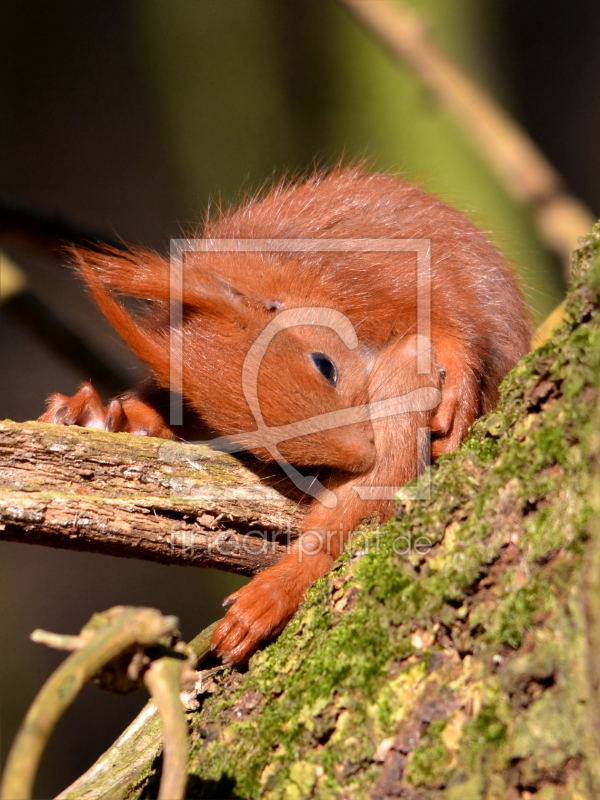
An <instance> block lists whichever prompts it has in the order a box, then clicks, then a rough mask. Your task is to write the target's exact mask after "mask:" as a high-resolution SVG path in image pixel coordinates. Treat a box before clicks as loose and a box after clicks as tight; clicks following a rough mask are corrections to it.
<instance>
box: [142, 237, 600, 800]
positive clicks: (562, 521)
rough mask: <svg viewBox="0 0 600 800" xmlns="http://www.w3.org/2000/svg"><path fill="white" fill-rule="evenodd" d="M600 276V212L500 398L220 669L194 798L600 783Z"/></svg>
mask: <svg viewBox="0 0 600 800" xmlns="http://www.w3.org/2000/svg"><path fill="white" fill-rule="evenodd" d="M599 292H600V227H599V226H596V228H595V233H594V234H593V235H592V236H591V237H590V238H589V239H588V240H587V241H586V242H585V243H584V244H583V245H582V246H581V247H580V248H579V250H578V252H577V254H576V260H575V264H574V278H573V288H572V290H571V299H570V304H569V306H568V311H567V319H566V321H565V323H564V324H563V326H562V328H561V329H560V331H559V332H558V333H557V335H556V336H555V337H554V339H553V340H552V341H551V342H549V343H548V344H546V345H545V346H543V347H542V348H541V349H539V350H537V351H535V352H534V353H532V354H531V355H530V356H528V357H527V358H526V359H525V360H524V362H523V363H521V364H520V365H519V367H518V368H517V369H516V370H515V371H514V372H513V373H512V374H511V375H510V377H509V378H508V380H507V381H506V383H505V385H504V390H503V394H502V400H501V403H500V405H499V407H498V409H497V410H496V411H495V412H494V413H493V414H492V415H491V416H489V417H487V418H485V419H482V420H480V421H479V422H478V423H477V424H476V425H475V426H474V428H473V431H472V433H471V435H470V436H469V438H468V440H467V441H466V442H465V443H464V445H463V446H462V447H461V449H460V450H459V451H458V452H457V453H455V454H452V455H450V456H448V457H444V458H443V459H441V460H440V461H439V463H438V464H437V465H436V466H435V468H434V469H433V471H432V474H431V483H430V489H429V490H428V491H427V490H426V482H425V481H421V486H422V487H424V488H423V491H422V492H421V494H422V495H423V496H421V497H419V496H418V492H417V497H416V499H414V500H411V501H410V502H405V503H404V504H403V507H402V509H401V513H400V514H399V518H398V519H397V520H396V521H392V522H390V523H388V524H387V525H385V526H384V527H383V528H381V529H380V530H379V531H370V532H367V531H366V532H364V533H363V534H362V536H361V537H360V539H359V543H358V544H357V542H356V540H355V542H354V546H353V547H351V548H350V550H349V551H348V552H347V553H346V554H345V556H344V557H343V558H342V559H341V560H340V562H339V563H338V564H337V565H336V566H335V568H334V569H333V570H332V571H331V572H330V574H328V575H327V576H326V577H325V578H323V579H322V580H320V581H319V582H318V583H317V584H316V585H315V586H314V587H313V588H312V589H311V591H310V593H309V597H308V600H307V602H306V603H305V605H304V606H303V608H302V609H301V611H300V612H299V613H298V614H297V615H296V617H295V618H294V620H293V621H292V622H291V623H290V625H289V626H288V627H287V629H286V630H285V631H284V633H283V634H282V635H281V636H280V638H279V640H278V641H277V642H275V643H274V644H272V645H271V646H270V647H268V648H266V649H265V650H264V651H263V652H261V653H259V654H257V655H256V656H255V657H254V658H253V659H252V660H251V662H250V666H249V669H248V671H247V672H243V673H239V672H236V671H226V672H225V673H223V674H222V675H221V677H220V678H218V679H217V680H215V681H212V682H211V683H210V684H209V685H208V686H207V692H206V693H205V694H204V695H202V696H201V698H200V699H201V701H202V705H201V708H200V710H199V711H197V712H195V713H193V714H191V715H190V724H191V730H192V746H191V752H190V773H191V775H190V784H189V788H188V797H210V798H216V797H223V798H225V797H230V798H255V797H262V798H268V799H269V800H275V799H276V798H282V799H284V800H303V799H304V798H311V797H315V798H331V799H332V800H333V798H336V799H337V798H340V799H341V798H368V797H371V798H374V799H376V800H382V799H383V798H442V797H444V798H453V799H455V800H469V799H470V798H498V800H500V798H527V797H532V796H533V795H535V797H536V798H538V797H539V798H543V800H550V799H551V798H552V799H554V798H556V800H558V798H575V797H577V798H590V800H591V798H595V797H598V796H600V708H599V699H600V690H599V677H600V517H599V514H598V511H599V510H600V477H599V475H600V427H599V421H600V417H599V408H600V406H599V388H600V331H599V327H598V317H599V311H598V297H599ZM419 537H427V538H428V540H430V541H431V543H432V547H431V551H430V552H429V553H428V554H419V552H418V550H419V548H417V547H413V548H412V549H411V552H410V554H409V555H408V556H407V555H404V552H405V551H406V549H408V548H406V542H407V541H411V542H413V543H415V542H416V541H417V539H418V538H419ZM421 549H424V548H421ZM365 551H366V552H365ZM154 786H155V775H154V773H153V772H151V773H150V775H149V776H148V777H147V778H145V780H144V785H143V786H142V787H138V789H137V795H138V796H141V797H150V796H153V791H154V789H153V787H154Z"/></svg>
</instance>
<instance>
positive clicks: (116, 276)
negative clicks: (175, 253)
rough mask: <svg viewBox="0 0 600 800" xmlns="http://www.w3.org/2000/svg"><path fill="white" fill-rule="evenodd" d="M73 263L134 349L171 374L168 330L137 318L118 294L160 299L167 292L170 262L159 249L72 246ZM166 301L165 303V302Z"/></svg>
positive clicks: (154, 367)
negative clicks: (161, 254)
mask: <svg viewBox="0 0 600 800" xmlns="http://www.w3.org/2000/svg"><path fill="white" fill-rule="evenodd" d="M71 255H72V259H73V262H74V266H75V268H76V269H77V271H78V272H79V274H80V275H81V277H82V278H83V279H84V280H85V282H86V283H87V285H88V288H89V290H90V292H91V294H92V297H93V298H94V300H95V302H96V304H97V306H98V308H99V309H100V311H102V313H103V314H104V316H105V317H106V318H107V319H108V321H109V322H110V323H111V324H112V325H113V327H114V328H115V330H116V331H117V333H119V334H120V335H121V336H122V337H123V339H125V341H126V342H127V344H128V345H129V346H130V347H131V349H132V350H133V352H134V353H135V354H136V355H137V356H138V357H139V358H141V359H142V361H144V362H145V363H146V364H148V365H149V366H150V367H151V369H152V370H153V371H154V373H155V375H156V376H157V377H159V378H161V379H163V380H168V376H169V331H168V329H165V328H164V327H162V328H161V327H160V326H157V325H153V324H151V320H150V317H151V316H152V315H151V314H150V315H147V316H148V318H146V319H145V318H144V316H143V315H142V316H141V317H139V318H136V317H135V316H134V315H133V314H132V313H131V312H130V311H129V310H128V309H127V308H126V307H125V306H124V305H123V303H122V302H121V301H120V300H119V299H118V295H125V296H129V297H140V298H143V299H149V300H155V301H159V303H160V301H161V300H163V298H164V297H166V296H168V291H167V290H168V265H167V264H166V262H165V261H164V259H162V258H161V257H160V256H158V255H157V254H156V253H151V252H149V253H147V252H145V251H141V250H129V251H120V250H116V249H113V248H106V249H104V250H102V251H95V250H85V249H82V248H72V249H71ZM162 305H164V304H162Z"/></svg>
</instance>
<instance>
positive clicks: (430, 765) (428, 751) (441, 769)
mask: <svg viewBox="0 0 600 800" xmlns="http://www.w3.org/2000/svg"><path fill="white" fill-rule="evenodd" d="M445 727H446V723H445V722H440V721H435V722H432V723H431V725H429V727H428V728H427V730H426V731H425V733H424V734H423V735H422V736H421V741H420V743H419V746H418V747H417V749H416V750H415V751H414V753H413V754H412V757H411V759H410V763H409V765H408V769H407V779H408V781H409V782H410V783H411V784H412V785H413V786H428V787H431V788H442V787H443V786H445V784H446V783H447V782H448V778H449V777H450V753H449V752H448V749H447V748H446V746H445V745H444V743H443V742H442V740H441V738H440V737H441V734H442V731H443V730H444V728H445Z"/></svg>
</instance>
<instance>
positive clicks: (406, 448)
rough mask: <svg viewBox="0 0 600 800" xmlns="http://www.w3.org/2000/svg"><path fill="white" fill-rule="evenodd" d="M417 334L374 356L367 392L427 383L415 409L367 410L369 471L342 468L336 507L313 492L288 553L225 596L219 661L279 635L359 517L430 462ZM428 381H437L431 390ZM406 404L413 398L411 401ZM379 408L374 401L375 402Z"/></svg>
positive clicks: (374, 394)
mask: <svg viewBox="0 0 600 800" xmlns="http://www.w3.org/2000/svg"><path fill="white" fill-rule="evenodd" d="M416 355H417V351H416V337H406V338H405V339H403V340H399V341H398V342H397V343H396V342H394V343H393V345H391V346H390V347H388V348H387V349H386V350H385V351H384V352H382V353H381V354H380V355H379V356H378V358H377V361H376V363H375V366H374V369H373V373H372V376H371V382H370V386H369V400H370V401H371V402H372V403H375V404H376V403H377V401H389V400H390V399H392V398H395V397H398V396H406V395H408V396H409V397H410V396H411V392H413V391H414V390H419V389H423V388H426V389H428V392H427V397H430V395H431V396H432V397H433V396H434V399H433V400H427V402H424V401H423V399H422V398H423V393H422V392H421V393H420V394H419V393H418V392H417V393H416V394H414V395H413V397H414V403H413V407H414V409H415V410H410V408H408V409H407V410H406V411H405V412H403V413H397V414H395V415H393V416H390V417H380V416H379V415H378V414H377V413H374V414H373V416H372V424H373V432H374V434H375V443H376V446H377V452H378V459H377V462H376V464H375V466H374V467H373V469H371V470H370V471H369V472H368V473H365V474H364V475H357V476H354V477H351V478H349V477H348V475H346V476H345V477H344V476H342V475H341V474H340V475H339V476H338V477H337V478H336V482H337V483H338V485H337V486H335V485H333V484H331V485H330V486H329V487H328V488H330V489H333V490H334V492H335V494H336V496H337V504H336V506H335V508H326V507H325V506H324V505H323V504H322V503H321V502H320V501H319V499H318V498H316V499H315V500H314V502H313V503H312V505H311V507H310V510H309V512H308V515H307V517H306V519H305V520H304V523H303V526H302V529H303V533H302V535H301V536H300V538H299V541H298V542H296V543H295V544H294V546H293V548H292V550H291V552H290V553H288V554H287V555H285V556H284V557H283V558H282V559H281V561H279V563H277V564H275V565H274V566H272V567H268V568H267V569H265V570H264V571H263V572H260V573H259V574H258V575H256V576H255V577H254V578H253V579H252V580H251V581H250V583H248V584H247V585H246V586H244V587H242V588H241V589H240V590H239V591H237V592H235V593H234V594H232V595H231V596H230V597H228V598H227V600H226V601H225V603H224V605H230V604H231V608H229V610H228V611H227V614H226V616H225V618H224V619H223V620H222V622H221V623H220V624H219V626H218V627H217V629H216V630H215V632H214V634H213V638H212V647H213V649H214V650H215V651H216V653H217V655H219V656H220V657H221V658H222V659H223V661H226V662H233V663H235V662H243V661H246V660H247V659H248V658H249V656H251V655H252V653H253V652H254V651H255V650H256V648H257V647H258V646H259V645H260V644H262V643H263V642H266V641H268V640H269V639H271V638H272V637H273V636H275V635H277V634H278V633H279V632H280V631H281V630H283V628H284V627H285V625H286V624H287V623H288V621H289V620H290V619H291V617H292V616H293V614H294V613H295V611H296V609H297V608H298V606H299V605H300V603H301V602H302V600H303V598H304V595H305V593H306V590H307V589H308V587H309V586H310V585H311V583H313V582H314V581H315V580H316V579H317V578H320V577H321V576H322V575H324V574H325V573H326V572H327V571H328V570H329V569H330V567H331V565H332V563H333V561H334V560H335V559H336V558H337V556H338V555H339V554H340V552H341V550H342V548H343V546H344V544H345V543H346V541H347V540H348V538H349V537H350V536H351V534H352V532H353V531H354V530H355V529H356V527H357V526H358V524H359V523H360V522H361V520H362V519H364V518H365V517H368V516H369V515H370V514H372V513H373V512H376V513H377V514H378V516H379V518H380V519H381V520H386V519H388V518H389V517H390V516H391V515H392V514H393V512H394V506H395V501H394V495H395V493H396V492H397V491H398V490H399V489H400V487H401V486H403V485H404V484H405V483H406V482H407V481H409V480H411V479H412V478H414V477H416V476H417V475H418V474H419V472H420V471H421V470H422V469H423V467H424V465H425V463H427V460H428V455H429V450H430V445H429V438H428V437H426V436H425V437H424V436H423V435H422V434H421V432H420V429H425V430H427V428H428V427H429V425H430V424H431V420H432V415H433V414H434V408H432V407H431V406H432V405H433V406H435V404H436V403H437V402H438V401H439V387H440V385H441V379H440V374H439V371H438V369H437V367H435V365H433V364H432V369H431V371H430V372H428V373H425V374H420V373H418V371H417V359H416ZM430 389H436V390H438V391H437V392H434V393H433V395H432V393H431V391H429V390H430ZM409 406H410V403H409ZM372 408H373V411H374V412H376V411H377V408H378V406H377V405H373V407H372Z"/></svg>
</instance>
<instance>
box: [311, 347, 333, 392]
mask: <svg viewBox="0 0 600 800" xmlns="http://www.w3.org/2000/svg"><path fill="white" fill-rule="evenodd" d="M310 357H311V358H312V360H313V363H314V365H315V367H316V368H317V369H318V370H319V372H320V373H321V375H322V376H323V377H324V378H325V380H326V381H329V383H330V384H331V385H332V386H335V384H336V382H337V369H336V366H335V364H334V363H333V361H332V360H331V359H330V358H329V356H326V355H325V353H311V354H310Z"/></svg>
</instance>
